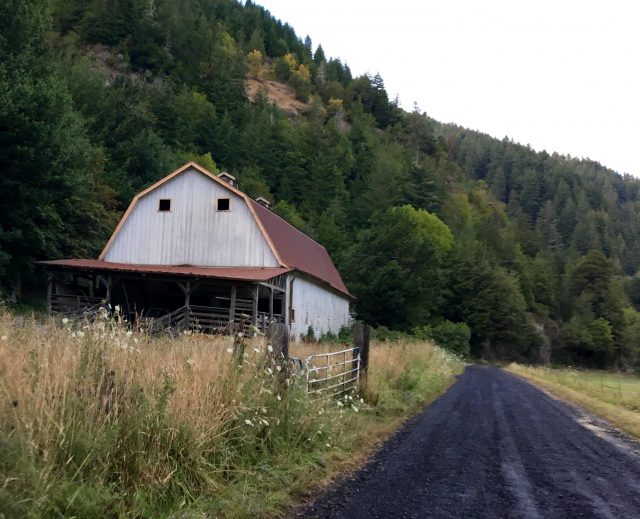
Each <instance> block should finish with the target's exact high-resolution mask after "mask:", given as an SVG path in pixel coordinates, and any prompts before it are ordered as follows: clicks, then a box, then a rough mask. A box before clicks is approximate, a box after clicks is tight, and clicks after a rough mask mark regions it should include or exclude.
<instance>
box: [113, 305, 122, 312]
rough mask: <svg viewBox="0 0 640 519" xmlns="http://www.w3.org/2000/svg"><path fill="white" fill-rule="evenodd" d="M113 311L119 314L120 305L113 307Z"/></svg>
mask: <svg viewBox="0 0 640 519" xmlns="http://www.w3.org/2000/svg"><path fill="white" fill-rule="evenodd" d="M113 309H114V311H115V312H116V313H118V312H120V305H116V306H114V307H113Z"/></svg>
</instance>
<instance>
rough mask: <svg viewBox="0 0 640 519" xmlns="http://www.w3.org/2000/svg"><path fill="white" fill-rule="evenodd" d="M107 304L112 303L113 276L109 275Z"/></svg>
mask: <svg viewBox="0 0 640 519" xmlns="http://www.w3.org/2000/svg"><path fill="white" fill-rule="evenodd" d="M106 300H107V304H108V305H110V304H111V276H109V277H108V278H107V297H106Z"/></svg>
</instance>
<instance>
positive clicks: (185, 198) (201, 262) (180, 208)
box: [104, 169, 279, 267]
mask: <svg viewBox="0 0 640 519" xmlns="http://www.w3.org/2000/svg"><path fill="white" fill-rule="evenodd" d="M220 197H222V198H230V199H231V210H230V211H228V212H221V211H216V199H217V198H220ZM161 198H170V199H171V212H167V213H164V212H159V211H158V200H159V199H161ZM104 259H105V260H107V261H114V262H120V263H137V264H146V265H198V266H215V267H228V266H233V267H277V266H279V264H278V262H277V260H276V258H275V256H274V254H273V252H272V251H271V249H270V247H269V245H268V243H267V241H266V240H265V238H264V236H263V235H262V233H261V231H260V229H259V227H258V225H257V223H256V221H255V219H254V218H253V216H252V214H251V212H250V211H249V208H248V206H247V204H246V203H245V201H244V200H243V199H242V198H241V197H239V196H238V195H236V194H234V193H232V192H231V191H229V190H227V189H225V188H224V187H223V186H220V185H218V184H217V183H216V182H214V181H212V180H211V179H209V178H207V177H206V176H204V175H202V174H200V173H198V172H197V171H195V170H193V169H191V170H188V171H185V172H184V173H182V174H180V175H178V176H176V177H175V178H173V179H171V180H169V181H168V182H166V183H165V184H163V185H161V186H159V187H158V188H156V189H154V190H153V191H151V192H150V193H148V194H147V195H145V196H143V197H142V198H141V199H140V200H139V201H138V203H137V204H136V206H135V208H134V209H133V211H132V212H131V214H130V215H129V218H128V219H127V221H126V222H125V223H124V225H123V226H122V228H121V230H120V232H119V233H118V235H117V236H116V238H115V240H114V241H113V243H112V244H111V247H110V248H109V250H108V251H107V253H106V255H105V257H104Z"/></svg>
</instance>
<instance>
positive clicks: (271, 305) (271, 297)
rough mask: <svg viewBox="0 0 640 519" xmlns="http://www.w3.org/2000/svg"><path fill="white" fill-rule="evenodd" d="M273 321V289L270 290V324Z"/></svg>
mask: <svg viewBox="0 0 640 519" xmlns="http://www.w3.org/2000/svg"><path fill="white" fill-rule="evenodd" d="M271 321H273V287H271V289H270V290H269V322H271Z"/></svg>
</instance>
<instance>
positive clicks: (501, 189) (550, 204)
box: [0, 0, 640, 367]
mask: <svg viewBox="0 0 640 519" xmlns="http://www.w3.org/2000/svg"><path fill="white" fill-rule="evenodd" d="M0 19H2V20H3V24H2V27H1V28H0V171H1V172H2V174H1V177H0V189H1V190H2V193H3V203H2V204H0V287H4V288H3V290H4V291H9V290H10V289H18V293H19V289H20V287H21V286H22V285H26V284H30V283H31V284H34V283H36V282H37V272H36V271H35V270H34V267H33V263H32V262H33V260H37V259H44V258H56V257H63V256H67V257H68V256H96V255H97V253H98V252H99V250H100V248H101V246H102V245H103V244H104V242H105V241H106V239H107V238H108V236H109V233H110V232H111V230H112V228H113V226H114V225H115V222H116V221H117V219H118V216H119V215H120V214H121V212H122V211H123V209H124V208H125V207H126V205H127V203H128V202H129V200H130V198H131V197H132V195H133V194H134V193H135V192H137V191H138V190H139V189H140V188H142V187H144V186H147V185H149V184H150V183H151V182H153V181H155V180H157V179H158V178H160V177H162V176H164V175H165V174H167V173H168V172H170V171H172V170H173V169H175V168H176V167H177V166H179V165H181V164H182V163H184V162H185V161H187V160H196V161H198V162H200V163H201V164H202V165H204V166H205V167H208V168H210V169H216V168H217V169H219V170H222V169H224V170H228V171H229V172H231V173H232V174H233V175H235V176H237V177H238V178H239V179H240V183H241V188H242V189H243V190H245V191H246V192H248V193H249V194H251V195H253V196H264V197H266V198H268V199H271V200H272V201H273V202H274V207H275V211H276V212H278V213H279V214H281V215H282V216H284V217H285V218H287V219H288V220H289V221H291V222H292V223H293V224H294V225H296V226H298V227H299V228H301V229H303V230H304V231H306V232H307V233H309V234H310V235H312V236H313V237H314V238H316V239H317V240H318V241H320V242H321V243H323V244H324V245H325V246H326V247H327V249H328V250H329V252H330V253H331V255H332V257H333V258H334V260H335V261H336V263H337V265H338V267H339V269H340V270H341V272H342V273H343V276H344V278H345V281H346V283H347V285H348V286H349V287H350V289H351V290H352V292H353V293H354V294H355V295H356V296H357V298H358V299H357V301H356V303H355V310H356V312H357V315H358V317H359V318H361V319H364V320H366V321H369V322H370V323H372V324H374V325H376V326H377V327H379V328H380V329H381V330H384V329H385V328H389V329H392V330H398V331H403V332H409V333H414V334H416V335H423V336H424V335H426V336H430V337H435V338H437V339H440V340H441V341H442V342H445V343H446V342H447V341H449V342H451V344H457V345H459V344H464V342H465V341H466V337H467V336H470V343H471V352H472V354H474V355H477V356H480V355H482V356H486V357H488V358H501V359H511V358H515V359H528V360H532V361H537V360H541V361H548V360H550V359H552V360H556V361H561V362H572V363H581V364H585V365H589V366H619V367H632V366H637V365H638V362H639V358H640V314H639V313H638V309H640V278H638V277H636V272H637V270H638V266H639V265H640V193H639V191H640V182H639V181H637V180H635V179H633V178H630V177H622V176H620V175H618V174H616V173H614V172H613V171H611V170H608V169H606V168H604V167H602V166H601V165H599V164H597V163H594V162H590V161H584V160H578V159H574V158H571V157H564V156H560V155H557V154H553V155H550V154H548V153H545V152H542V153H538V152H535V151H533V150H532V149H530V148H528V147H526V146H522V145H520V144H516V143H514V142H513V141H510V140H508V139H504V140H497V139H494V138H491V137H489V136H487V135H483V134H480V133H477V132H472V131H467V130H465V129H463V128H459V127H453V126H448V125H442V124H440V123H438V122H436V121H433V120H432V119H430V118H429V117H428V116H427V115H426V114H424V113H421V111H420V110H419V109H418V108H417V107H416V109H415V110H413V111H412V112H406V111H404V110H402V109H400V108H399V106H398V103H397V102H396V101H393V100H390V99H389V96H388V93H387V92H386V90H385V87H384V81H383V79H382V78H381V76H380V75H378V74H376V75H375V76H370V75H365V76H361V77H353V76H352V74H351V71H350V70H349V67H348V66H347V65H346V64H345V63H342V62H340V61H339V60H336V59H332V58H331V57H329V56H326V55H325V54H324V52H323V50H322V47H321V46H320V45H315V42H312V40H311V39H310V38H309V37H306V38H305V39H302V38H300V37H299V36H298V35H296V34H295V32H294V30H293V29H292V28H291V27H289V26H288V25H287V24H285V23H282V22H280V21H277V20H275V19H274V18H272V17H271V16H270V14H269V13H268V12H267V11H265V10H264V9H263V8H262V7H259V6H257V5H255V4H254V3H252V2H250V1H247V2H246V3H245V4H241V3H237V2H236V1H234V0H181V1H179V2H176V1H172V0H51V1H50V2H47V1H46V0H5V1H3V2H2V4H1V5H0ZM382 72H384V71H382ZM267 79H268V80H271V81H278V82H280V83H283V84H287V85H288V86H289V87H290V88H291V89H292V92H294V95H295V97H296V98H297V100H298V101H299V102H300V103H304V106H305V110H304V112H305V113H304V115H299V116H295V115H292V114H291V113H287V112H284V111H282V110H280V109H279V108H278V107H277V106H275V105H274V104H272V103H270V102H269V101H268V99H267V96H266V95H265V94H260V93H259V94H258V95H257V96H255V97H254V98H253V99H252V100H250V99H249V98H248V96H247V92H246V82H247V80H252V81H254V82H258V83H261V82H264V81H265V80H267ZM437 102H438V100H437V99H434V100H432V103H434V104H435V103H437ZM467 327H468V328H467ZM461 348H462V349H464V347H463V346H461Z"/></svg>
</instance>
